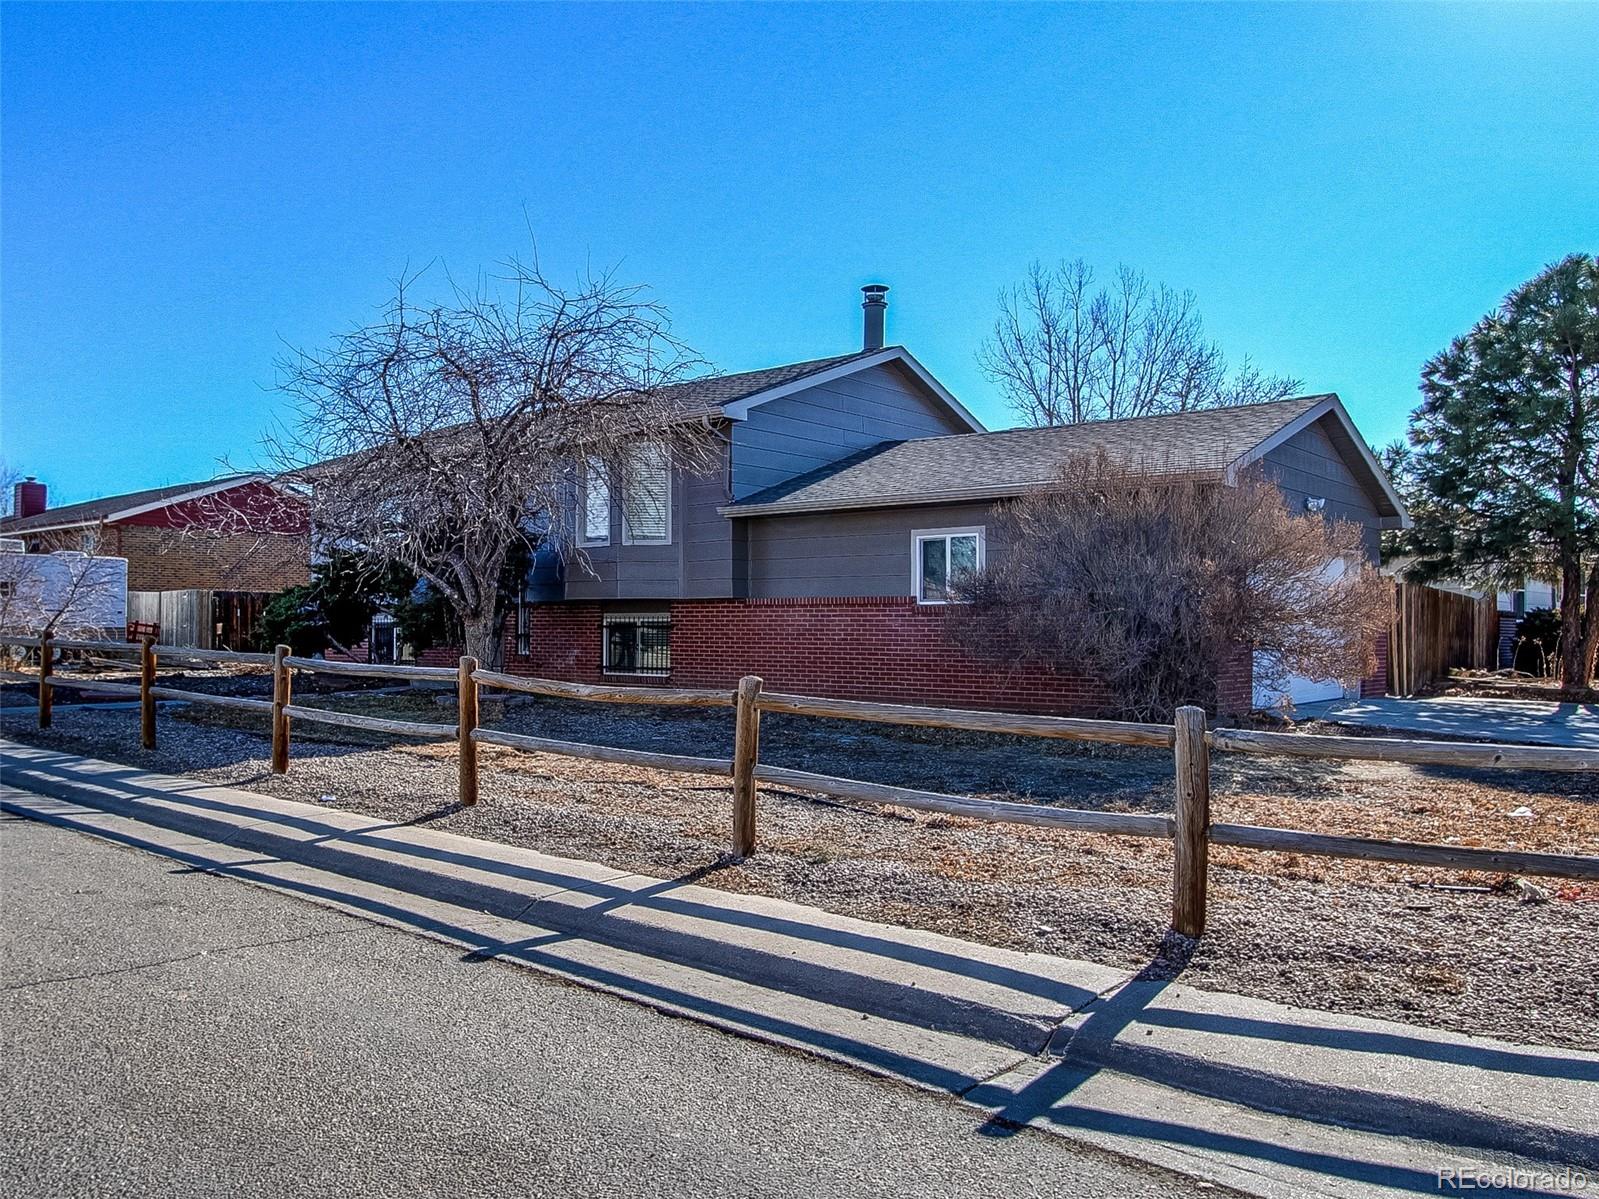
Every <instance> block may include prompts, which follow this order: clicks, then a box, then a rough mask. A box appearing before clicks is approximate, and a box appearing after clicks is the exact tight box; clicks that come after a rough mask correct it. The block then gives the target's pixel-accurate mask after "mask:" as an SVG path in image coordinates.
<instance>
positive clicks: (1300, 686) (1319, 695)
mask: <svg viewBox="0 0 1599 1199" xmlns="http://www.w3.org/2000/svg"><path fill="white" fill-rule="evenodd" d="M1266 668H1267V663H1266V662H1265V661H1264V655H1262V654H1256V655H1255V674H1256V676H1257V678H1258V677H1259V676H1260V675H1261V674H1262V673H1264V671H1265V669H1266ZM1284 692H1286V693H1287V696H1288V699H1289V702H1290V703H1293V704H1296V705H1297V704H1314V703H1319V702H1320V701H1322V700H1327V699H1342V698H1343V697H1344V685H1343V684H1342V683H1341V682H1339V681H1338V680H1337V679H1307V678H1305V677H1304V675H1298V674H1293V675H1289V676H1288V679H1287V686H1286V687H1283V688H1272V687H1265V686H1262V685H1261V684H1260V683H1256V684H1255V697H1254V704H1255V707H1257V708H1277V707H1281V706H1282V699H1283V695H1284Z"/></svg>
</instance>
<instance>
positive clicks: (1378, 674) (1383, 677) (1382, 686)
mask: <svg viewBox="0 0 1599 1199" xmlns="http://www.w3.org/2000/svg"><path fill="white" fill-rule="evenodd" d="M1376 650H1377V666H1376V669H1375V670H1373V671H1372V672H1371V673H1370V674H1369V675H1367V676H1366V677H1365V678H1363V679H1361V680H1360V698H1361V699H1367V698H1369V697H1371V696H1376V695H1387V694H1388V635H1387V634H1386V633H1384V634H1382V635H1381V636H1379V637H1378V638H1377V644H1376Z"/></svg>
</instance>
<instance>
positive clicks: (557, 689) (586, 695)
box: [451, 670, 733, 708]
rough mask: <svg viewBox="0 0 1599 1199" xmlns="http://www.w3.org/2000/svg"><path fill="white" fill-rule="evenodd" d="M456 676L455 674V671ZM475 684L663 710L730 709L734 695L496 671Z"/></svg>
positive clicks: (478, 675)
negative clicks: (662, 708) (603, 683)
mask: <svg viewBox="0 0 1599 1199" xmlns="http://www.w3.org/2000/svg"><path fill="white" fill-rule="evenodd" d="M451 673H452V674H453V673H454V672H453V671H452V672H451ZM472 679H473V681H474V682H478V683H482V684H484V685H485V686H489V687H498V688H500V689H501V690H504V691H520V692H523V693H524V694H527V695H548V696H554V697H555V698H557V699H581V700H592V701H595V702H598V703H608V704H659V705H660V706H662V707H683V708H730V707H732V706H733V696H732V694H731V693H730V692H727V691H707V690H700V691H695V690H688V689H685V688H670V687H621V686H618V687H606V686H596V685H595V684H593V683H565V682H561V681H560V680H557V679H533V678H525V677H523V676H522V675H516V674H500V673H499V672H498V671H493V670H474V671H473V672H472Z"/></svg>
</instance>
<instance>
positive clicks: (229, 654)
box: [156, 645, 274, 666]
mask: <svg viewBox="0 0 1599 1199" xmlns="http://www.w3.org/2000/svg"><path fill="white" fill-rule="evenodd" d="M156 652H157V653H158V654H160V655H161V660H162V661H163V662H170V661H174V660H178V661H190V662H225V663H231V664H234V665H239V666H271V665H272V664H273V661H274V659H273V657H272V655H271V654H249V653H243V652H238V653H235V652H234V651H233V650H229V649H193V648H191V647H189V646H183V647H181V648H180V647H178V646H169V645H158V646H156Z"/></svg>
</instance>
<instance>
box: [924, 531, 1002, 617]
mask: <svg viewBox="0 0 1599 1199" xmlns="http://www.w3.org/2000/svg"><path fill="white" fill-rule="evenodd" d="M984 540H985V539H984V535H983V526H982V525H970V526H968V527H966V528H961V529H917V530H915V531H914V532H913V533H911V594H912V595H914V596H915V597H916V602H917V603H919V604H947V603H951V602H954V595H955V593H954V586H955V585H956V584H958V583H959V582H960V581H961V580H962V579H963V578H965V577H967V576H968V575H971V574H973V573H975V572H977V571H979V570H982V569H983V555H984V545H983V542H984Z"/></svg>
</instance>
